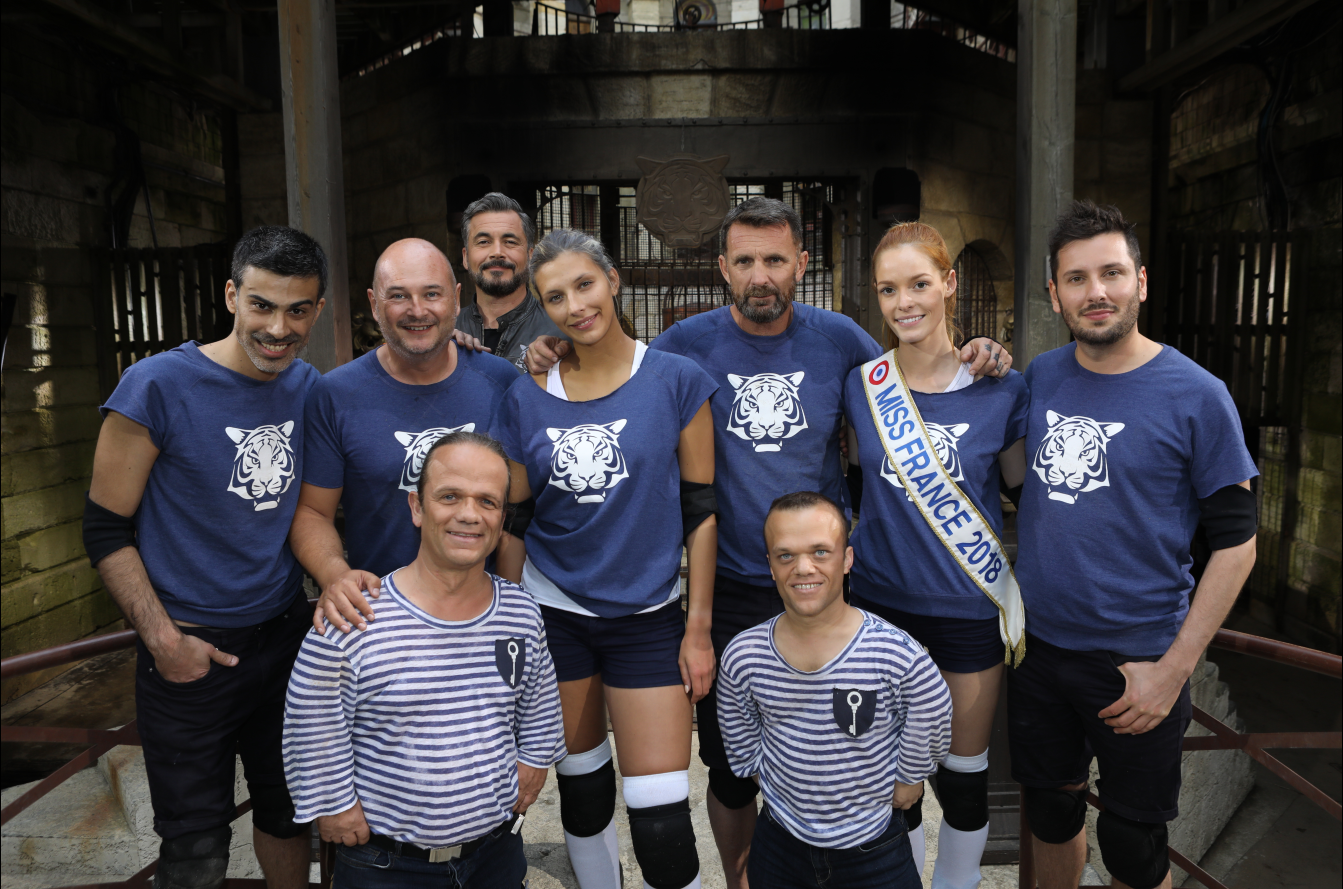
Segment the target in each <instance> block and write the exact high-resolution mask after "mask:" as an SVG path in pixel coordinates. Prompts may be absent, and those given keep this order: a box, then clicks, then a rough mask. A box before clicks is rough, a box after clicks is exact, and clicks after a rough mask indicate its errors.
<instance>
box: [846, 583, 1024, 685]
mask: <svg viewBox="0 0 1343 889" xmlns="http://www.w3.org/2000/svg"><path fill="white" fill-rule="evenodd" d="M853 606H854V607H855V608H861V609H863V610H864V611H870V612H871V613H873V614H875V615H876V616H877V617H879V618H881V619H882V620H884V621H886V622H888V623H892V624H895V625H896V626H897V627H899V628H900V629H902V630H904V631H905V632H906V633H908V634H909V635H911V636H913V637H914V641H916V642H918V643H919V644H920V645H922V646H923V647H924V648H926V649H928V656H929V657H930V658H932V659H933V663H935V664H937V668H938V669H939V670H946V671H947V672H948V673H979V672H981V671H983V670H987V669H989V668H990V667H993V666H995V665H997V664H1001V663H1003V658H1004V657H1005V656H1006V654H1007V649H1006V647H1005V646H1004V645H1003V637H1002V635H1001V634H1000V633H999V632H998V618H996V617H985V618H964V617H930V616H929V615H926V614H912V613H910V612H908V611H901V610H899V609H898V608H887V607H886V606H885V605H878V604H877V603H875V602H873V601H871V600H869V599H864V598H863V597H862V596H854V597H853Z"/></svg>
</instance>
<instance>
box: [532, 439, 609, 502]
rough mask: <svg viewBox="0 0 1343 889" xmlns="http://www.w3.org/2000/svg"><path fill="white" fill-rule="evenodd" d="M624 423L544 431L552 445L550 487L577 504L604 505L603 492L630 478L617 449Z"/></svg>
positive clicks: (604, 497) (604, 494)
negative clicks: (575, 499) (569, 494)
mask: <svg viewBox="0 0 1343 889" xmlns="http://www.w3.org/2000/svg"><path fill="white" fill-rule="evenodd" d="M625 423H626V421H625V420H616V421H615V422H614V423H605V424H601V425H598V424H596V423H584V424H582V425H581V426H575V427H574V428H572V429H555V428H553V427H552V428H549V429H547V430H546V435H548V436H550V440H551V441H553V442H554V443H555V449H554V451H553V452H552V454H551V457H550V484H552V485H554V486H555V487H557V488H559V489H560V490H562V491H569V492H571V493H572V494H573V495H574V496H575V497H576V498H578V502H579V503H604V502H605V501H606V492H607V491H609V490H610V489H611V488H614V487H615V486H616V485H618V484H619V483H620V480H621V479H626V478H629V477H630V473H629V468H628V467H627V466H626V465H625V454H624V452H622V451H621V450H620V437H619V436H620V430H622V429H624V428H625Z"/></svg>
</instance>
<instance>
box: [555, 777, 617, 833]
mask: <svg viewBox="0 0 1343 889" xmlns="http://www.w3.org/2000/svg"><path fill="white" fill-rule="evenodd" d="M555 777H556V781H557V782H558V784H559V787H560V824H562V825H564V829H565V830H566V831H568V832H569V833H571V834H573V835H574V836H576V837H595V836H596V835H597V834H599V833H601V832H602V831H603V830H606V825H608V824H610V823H611V819H612V818H614V817H615V815H616V770H615V766H613V765H611V760H609V759H608V760H607V761H606V762H604V763H602V766H601V768H599V769H597V771H595V772H588V773H587V774H586V775H556V776H555Z"/></svg>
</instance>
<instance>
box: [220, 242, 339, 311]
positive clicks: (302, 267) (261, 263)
mask: <svg viewBox="0 0 1343 889" xmlns="http://www.w3.org/2000/svg"><path fill="white" fill-rule="evenodd" d="M249 268H253V269H261V270H262V271H266V272H271V273H272V274H276V275H283V276H284V277H286V278H316V279H317V298H318V299H321V298H322V297H323V296H324V295H325V294H326V283H327V270H326V252H325V251H323V250H322V245H321V244H319V243H317V241H316V239H314V238H313V237H312V236H311V235H306V234H304V233H303V232H301V231H299V230H298V229H296V228H290V227H289V226H287V225H262V226H258V227H257V228H254V229H252V230H251V231H249V232H248V233H247V234H245V235H243V236H242V237H241V238H239V239H238V246H236V247H234V248H233V265H232V266H230V268H229V276H230V277H231V278H232V279H233V286H234V287H236V288H238V289H239V290H241V289H242V282H243V276H244V275H246V274H247V270H248V269H249Z"/></svg>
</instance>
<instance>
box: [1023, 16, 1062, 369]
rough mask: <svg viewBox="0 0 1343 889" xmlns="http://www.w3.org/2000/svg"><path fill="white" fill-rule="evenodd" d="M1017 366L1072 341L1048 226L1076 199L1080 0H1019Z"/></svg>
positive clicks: (1050, 226) (1024, 366)
mask: <svg viewBox="0 0 1343 889" xmlns="http://www.w3.org/2000/svg"><path fill="white" fill-rule="evenodd" d="M1018 11H1019V15H1018V18H1017V21H1018V23H1017V194H1016V198H1017V214H1016V233H1015V235H1016V306H1015V326H1014V329H1013V333H1012V346H1013V350H1012V357H1013V366H1014V367H1016V368H1017V369H1018V370H1025V369H1026V366H1027V365H1028V364H1029V363H1030V360H1031V358H1033V357H1035V356H1036V355H1039V354H1040V353H1041V352H1047V351H1049V350H1050V349H1053V348H1057V347H1058V346H1061V345H1063V344H1064V343H1066V342H1068V330H1067V328H1066V327H1065V326H1064V324H1063V322H1062V320H1061V319H1059V317H1058V316H1057V315H1055V314H1054V311H1053V309H1052V307H1051V306H1050V303H1049V287H1048V280H1049V273H1048V265H1049V246H1048V237H1049V229H1050V228H1052V227H1053V225H1054V221H1055V220H1056V219H1057V218H1058V215H1059V213H1060V212H1061V211H1062V210H1063V209H1064V208H1065V207H1067V205H1068V204H1069V203H1070V202H1071V201H1072V199H1073V138H1074V129H1075V128H1074V120H1075V117H1076V98H1075V96H1076V91H1077V90H1076V88H1077V0H1018Z"/></svg>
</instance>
